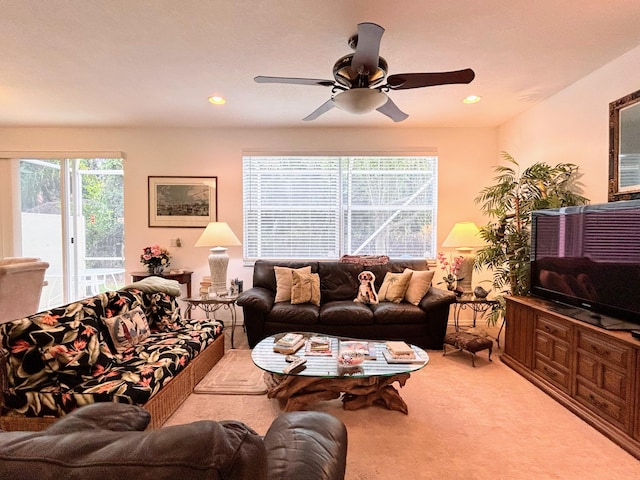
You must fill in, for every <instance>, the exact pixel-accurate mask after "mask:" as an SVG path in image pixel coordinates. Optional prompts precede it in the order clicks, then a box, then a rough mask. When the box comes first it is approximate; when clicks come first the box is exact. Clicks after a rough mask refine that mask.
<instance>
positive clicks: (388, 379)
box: [264, 372, 410, 414]
mask: <svg viewBox="0 0 640 480" xmlns="http://www.w3.org/2000/svg"><path fill="white" fill-rule="evenodd" d="M409 377H410V374H409V373H400V374H397V375H389V376H381V375H380V376H371V377H349V376H345V377H340V378H335V377H332V378H323V377H304V376H298V375H278V374H275V373H269V372H265V374H264V381H265V383H266V384H267V388H268V393H267V396H268V397H269V398H277V399H279V400H280V402H281V404H282V405H283V410H284V411H286V412H290V411H294V410H304V409H305V408H306V407H307V406H308V405H312V404H314V403H316V402H319V401H323V400H333V399H336V398H340V397H341V396H342V404H343V407H344V409H345V410H357V409H359V408H364V407H368V406H370V405H379V406H382V407H385V408H387V409H389V410H398V411H400V412H402V413H404V414H407V413H408V412H409V409H408V408H407V404H406V403H405V401H404V400H403V399H402V397H400V392H398V390H396V388H395V387H394V386H393V385H392V383H394V382H398V383H399V384H400V387H403V386H404V384H405V383H406V382H407V380H408V379H409Z"/></svg>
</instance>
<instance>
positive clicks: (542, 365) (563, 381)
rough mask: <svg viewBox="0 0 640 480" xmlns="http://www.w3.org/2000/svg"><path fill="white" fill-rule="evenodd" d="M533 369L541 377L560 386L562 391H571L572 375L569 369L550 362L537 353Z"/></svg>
mask: <svg viewBox="0 0 640 480" xmlns="http://www.w3.org/2000/svg"><path fill="white" fill-rule="evenodd" d="M533 370H534V372H536V373H537V374H538V375H539V376H540V377H542V378H544V379H545V380H547V381H548V382H550V383H552V384H553V385H555V386H556V387H558V388H560V389H561V390H562V391H564V392H566V393H569V387H570V379H571V377H570V375H569V370H568V369H565V368H563V367H562V366H559V365H554V364H553V363H549V362H547V361H546V359H545V358H544V357H542V356H540V355H538V354H536V356H535V358H534V360H533Z"/></svg>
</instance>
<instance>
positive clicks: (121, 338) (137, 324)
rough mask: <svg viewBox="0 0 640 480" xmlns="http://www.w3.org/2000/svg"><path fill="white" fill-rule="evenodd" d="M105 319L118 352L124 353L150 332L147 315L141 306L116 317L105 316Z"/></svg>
mask: <svg viewBox="0 0 640 480" xmlns="http://www.w3.org/2000/svg"><path fill="white" fill-rule="evenodd" d="M103 321H104V323H105V325H106V326H107V328H108V329H109V335H110V336H111V341H112V342H113V346H114V348H115V350H116V352H117V353H122V352H124V351H125V350H128V349H129V348H131V347H133V346H135V345H137V344H139V343H140V342H142V341H143V340H145V339H146V338H148V337H149V334H150V332H149V324H148V323H147V317H146V316H145V314H144V312H143V311H142V309H141V308H140V307H136V308H134V309H133V310H130V311H128V312H125V313H122V314H120V315H118V316H115V317H110V318H104V319H103Z"/></svg>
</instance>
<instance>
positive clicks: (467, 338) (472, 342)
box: [442, 332, 493, 367]
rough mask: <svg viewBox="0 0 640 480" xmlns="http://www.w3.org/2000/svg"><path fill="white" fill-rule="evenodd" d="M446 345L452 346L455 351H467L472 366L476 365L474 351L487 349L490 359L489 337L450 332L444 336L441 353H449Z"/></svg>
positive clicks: (491, 342)
mask: <svg viewBox="0 0 640 480" xmlns="http://www.w3.org/2000/svg"><path fill="white" fill-rule="evenodd" d="M447 345H450V346H452V347H454V348H455V349H456V350H455V351H456V352H460V351H465V352H469V353H470V354H471V365H473V366H474V367H475V366H476V353H477V352H481V351H482V350H489V361H491V351H492V350H493V340H492V339H490V338H489V337H485V336H482V335H477V334H475V333H469V332H451V333H449V334H447V335H446V336H445V337H444V345H442V355H446V354H447V353H451V352H447V348H448V347H447Z"/></svg>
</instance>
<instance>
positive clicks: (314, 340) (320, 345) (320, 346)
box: [305, 335, 333, 355]
mask: <svg viewBox="0 0 640 480" xmlns="http://www.w3.org/2000/svg"><path fill="white" fill-rule="evenodd" d="M332 353H333V350H332V349H331V338H329V337H325V336H322V335H313V336H312V337H309V339H308V340H307V348H306V352H305V354H306V355H331V354H332Z"/></svg>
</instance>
